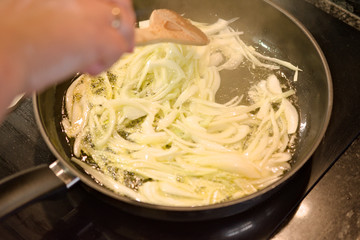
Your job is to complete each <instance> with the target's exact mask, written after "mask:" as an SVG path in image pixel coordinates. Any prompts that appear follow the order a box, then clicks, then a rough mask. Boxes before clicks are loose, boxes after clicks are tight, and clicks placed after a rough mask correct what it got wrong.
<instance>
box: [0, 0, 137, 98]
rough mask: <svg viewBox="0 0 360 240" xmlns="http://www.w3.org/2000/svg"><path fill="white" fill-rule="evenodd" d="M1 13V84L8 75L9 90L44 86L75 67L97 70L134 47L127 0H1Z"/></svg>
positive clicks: (19, 90)
mask: <svg viewBox="0 0 360 240" xmlns="http://www.w3.org/2000/svg"><path fill="white" fill-rule="evenodd" d="M115 7H116V8H118V9H119V10H120V15H119V17H120V23H121V24H120V26H119V27H117V28H114V27H113V26H112V22H113V21H114V15H113V14H112V9H114V8H115ZM0 15H1V18H2V20H1V23H0V32H1V35H2V37H1V39H0V55H1V56H2V57H1V56H0V67H1V68H2V70H1V69H0V77H2V79H3V80H2V81H1V84H2V85H3V84H4V83H3V82H4V81H5V80H6V79H7V80H8V81H7V82H6V85H7V88H8V90H9V91H10V92H11V90H13V91H14V93H13V94H16V93H19V92H29V91H33V90H40V89H43V88H45V87H47V86H49V85H51V84H54V83H55V82H57V81H61V80H64V79H66V78H67V77H69V76H71V75H72V74H74V73H76V72H79V71H80V72H87V73H90V74H97V73H99V72H101V71H103V70H105V69H106V68H108V67H110V66H111V65H112V64H113V63H114V62H115V61H116V60H117V59H119V57H120V56H121V55H122V54H123V53H125V52H130V51H132V49H133V47H134V23H135V16H134V12H133V9H132V6H131V0H61V1H59V0H46V1H44V0H17V1H14V0H3V1H1V3H0ZM3 86H4V85H3ZM3 86H2V87H1V88H3Z"/></svg>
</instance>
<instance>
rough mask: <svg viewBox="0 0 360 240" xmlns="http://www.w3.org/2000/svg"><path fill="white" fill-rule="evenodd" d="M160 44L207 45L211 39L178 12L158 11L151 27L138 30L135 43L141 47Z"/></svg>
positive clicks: (151, 17)
mask: <svg viewBox="0 0 360 240" xmlns="http://www.w3.org/2000/svg"><path fill="white" fill-rule="evenodd" d="M158 42H175V43H180V44H188V45H206V44H208V43H209V39H208V38H207V36H206V35H205V34H204V33H203V32H202V31H201V30H200V29H199V28H197V27H195V26H194V25H192V24H191V23H190V21H189V20H187V19H185V18H183V17H182V16H180V15H179V14H177V13H176V12H174V11H171V10H168V9H157V10H154V11H153V12H152V13H151V16H150V23H149V27H147V28H136V30H135V43H136V45H137V46H139V45H146V44H152V43H158Z"/></svg>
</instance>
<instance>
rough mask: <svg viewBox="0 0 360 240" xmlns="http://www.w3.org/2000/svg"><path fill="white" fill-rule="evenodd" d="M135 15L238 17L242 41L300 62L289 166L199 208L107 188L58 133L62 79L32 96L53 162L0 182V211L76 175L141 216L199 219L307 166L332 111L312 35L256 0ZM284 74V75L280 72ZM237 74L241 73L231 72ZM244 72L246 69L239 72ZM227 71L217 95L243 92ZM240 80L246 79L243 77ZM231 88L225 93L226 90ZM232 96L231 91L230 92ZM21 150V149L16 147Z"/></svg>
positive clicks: (151, 0) (239, 207) (239, 204)
mask: <svg viewBox="0 0 360 240" xmlns="http://www.w3.org/2000/svg"><path fill="white" fill-rule="evenodd" d="M134 6H135V9H136V12H137V16H138V20H143V19H147V18H148V17H149V16H150V13H151V12H152V11H153V10H154V9H157V8H168V9H171V10H174V11H176V12H179V13H184V14H185V17H187V18H191V19H193V20H196V21H199V22H215V21H216V20H217V19H218V18H219V17H221V18H224V19H232V18H235V17H238V18H239V19H238V20H237V21H236V22H234V23H233V24H232V26H233V27H234V28H236V29H238V30H240V31H244V33H245V34H244V36H243V37H242V39H243V40H244V41H245V42H246V43H247V44H248V45H253V46H255V47H257V48H258V50H259V51H260V52H263V53H265V54H267V55H270V56H273V57H278V58H281V59H284V60H287V61H290V62H292V63H293V64H295V65H297V66H299V67H300V68H301V69H302V70H303V71H302V72H300V74H299V80H298V81H296V82H292V83H291V85H292V87H293V88H294V89H295V91H296V93H297V97H298V103H297V104H298V107H299V111H300V126H299V142H298V146H297V149H296V152H295V154H294V156H293V159H292V161H291V164H292V168H291V170H290V171H288V172H287V173H285V174H284V176H283V178H281V179H280V180H278V181H277V182H275V183H274V184H272V185H270V186H268V187H266V188H264V189H262V190H260V191H258V192H256V193H254V194H252V195H249V196H246V197H243V198H240V199H236V200H232V201H228V202H223V203H218V204H214V205H208V206H199V207H171V206H160V205H153V204H148V203H142V202H137V201H135V200H132V199H129V198H127V197H124V196H120V195H118V194H115V193H113V192H112V191H110V190H108V189H106V188H104V187H102V186H101V185H99V184H97V183H96V182H95V181H93V180H92V179H91V177H90V176H89V175H87V174H86V173H85V172H84V171H83V170H82V169H81V168H80V167H78V166H77V165H76V164H75V163H73V162H71V161H70V157H71V149H70V146H69V144H68V142H67V140H66V138H65V135H64V133H63V132H62V131H61V127H60V121H61V105H62V99H63V96H64V93H65V90H66V88H67V87H68V86H69V84H70V82H71V81H70V80H69V81H65V82H63V83H62V84H59V85H57V86H53V87H51V88H49V89H48V90H46V91H44V92H42V93H38V94H34V97H33V102H34V111H35V116H36V119H37V123H38V126H39V128H40V132H41V134H42V136H43V138H44V140H45V141H46V143H47V145H48V147H49V148H50V149H51V151H52V152H53V154H54V156H55V157H56V158H57V160H56V161H55V162H54V163H53V164H51V165H50V167H49V166H45V165H41V166H38V167H36V168H33V169H29V170H27V171H25V172H21V173H18V174H16V175H14V176H10V177H8V178H6V179H4V180H2V181H1V182H0V216H5V215H7V214H9V213H11V212H12V211H14V210H16V209H18V208H19V207H21V206H24V205H26V204H28V203H30V202H32V201H34V200H35V199H38V198H42V197H44V196H46V195H48V194H49V193H53V192H56V191H60V190H64V189H67V188H70V187H71V186H72V185H73V184H75V183H76V182H78V181H79V180H80V181H81V182H82V183H83V185H84V187H85V188H86V189H88V190H89V191H91V192H93V193H94V196H98V197H100V198H101V199H102V200H104V201H106V202H108V203H109V204H112V205H115V206H116V207H119V208H120V209H122V210H124V211H126V212H130V213H132V214H136V215H139V216H144V217H149V218H154V219H163V220H176V221H187V220H205V219H215V218H221V217H226V216H230V215H234V214H237V213H240V212H243V211H245V210H247V209H249V208H251V207H254V206H256V205H257V204H259V203H261V202H263V201H266V200H267V199H268V198H269V197H271V196H272V195H273V194H274V193H276V192H277V191H278V189H279V188H280V187H281V186H283V185H284V184H286V183H287V181H289V180H290V179H291V177H292V176H293V175H294V174H295V173H296V172H297V171H298V170H299V169H300V168H301V167H302V166H303V165H304V164H305V163H306V161H307V160H308V159H309V158H310V157H311V155H312V154H313V152H314V151H315V150H316V148H317V146H318V145H319V143H320V142H321V139H322V138H323V136H324V134H325V131H326V128H327V126H328V122H329V119H330V115H331V109H332V82H331V75H330V71H329V68H328V65H327V62H326V60H325V58H324V55H323V53H322V51H321V49H320V48H319V46H318V44H317V43H316V41H315V40H314V38H313V37H312V36H311V34H310V33H309V32H308V31H307V30H306V29H305V28H304V27H303V26H302V25H301V23H299V22H298V21H297V20H296V19H294V18H293V17H292V16H291V15H289V14H288V13H287V12H285V11H284V10H282V9H280V8H279V7H278V6H276V5H275V4H274V3H272V2H271V1H261V0H252V1H249V0H224V1H218V0H183V1H168V0H147V1H134ZM284 73H285V75H286V74H287V75H289V74H290V73H288V72H286V70H284ZM236 74H239V73H235V75H236ZM242 74H243V75H244V77H245V79H246V78H247V77H249V74H248V73H246V72H244V73H242ZM235 75H232V74H231V73H226V74H225V76H223V78H224V81H223V83H222V85H221V88H220V90H219V92H220V93H219V99H220V100H221V99H223V98H226V97H233V96H234V95H235V94H241V93H242V92H244V91H246V87H247V86H246V85H243V84H242V83H241V82H240V81H236V80H235V79H236V78H235ZM245 82H246V81H245ZM229 93H230V94H229ZM229 95H232V96H229ZM20 150H21V149H19V151H20Z"/></svg>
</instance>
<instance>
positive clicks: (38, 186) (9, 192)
mask: <svg viewBox="0 0 360 240" xmlns="http://www.w3.org/2000/svg"><path fill="white" fill-rule="evenodd" d="M78 180H79V179H78V178H77V177H75V176H73V175H72V174H71V173H69V172H68V171H66V168H62V166H61V163H60V162H59V160H57V161H55V162H54V163H53V164H51V165H50V167H49V166H48V165H39V166H37V167H34V168H30V169H28V170H25V171H22V172H19V173H16V174H14V175H11V176H9V177H7V178H5V179H3V180H1V181H0V218H3V217H5V216H7V215H8V214H10V213H12V212H14V211H15V210H17V209H19V208H21V207H23V206H25V205H27V204H29V203H31V202H34V201H36V200H39V199H42V198H44V197H46V196H49V195H51V194H54V193H57V192H59V191H61V190H66V189H67V188H69V187H71V186H72V185H73V184H74V183H76V182H77V181H78Z"/></svg>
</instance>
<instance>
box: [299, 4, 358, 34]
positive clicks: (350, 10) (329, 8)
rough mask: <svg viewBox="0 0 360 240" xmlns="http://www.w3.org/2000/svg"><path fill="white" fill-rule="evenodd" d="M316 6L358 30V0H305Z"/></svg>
mask: <svg viewBox="0 0 360 240" xmlns="http://www.w3.org/2000/svg"><path fill="white" fill-rule="evenodd" d="M306 1H307V2H309V3H311V4H313V5H314V6H316V7H317V8H319V9H321V10H323V11H325V12H326V13H328V14H330V15H332V16H334V17H336V18H337V19H339V20H341V21H343V22H345V23H347V24H348V25H350V26H352V27H354V28H355V29H357V30H360V17H359V16H360V2H359V1H358V0H306Z"/></svg>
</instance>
